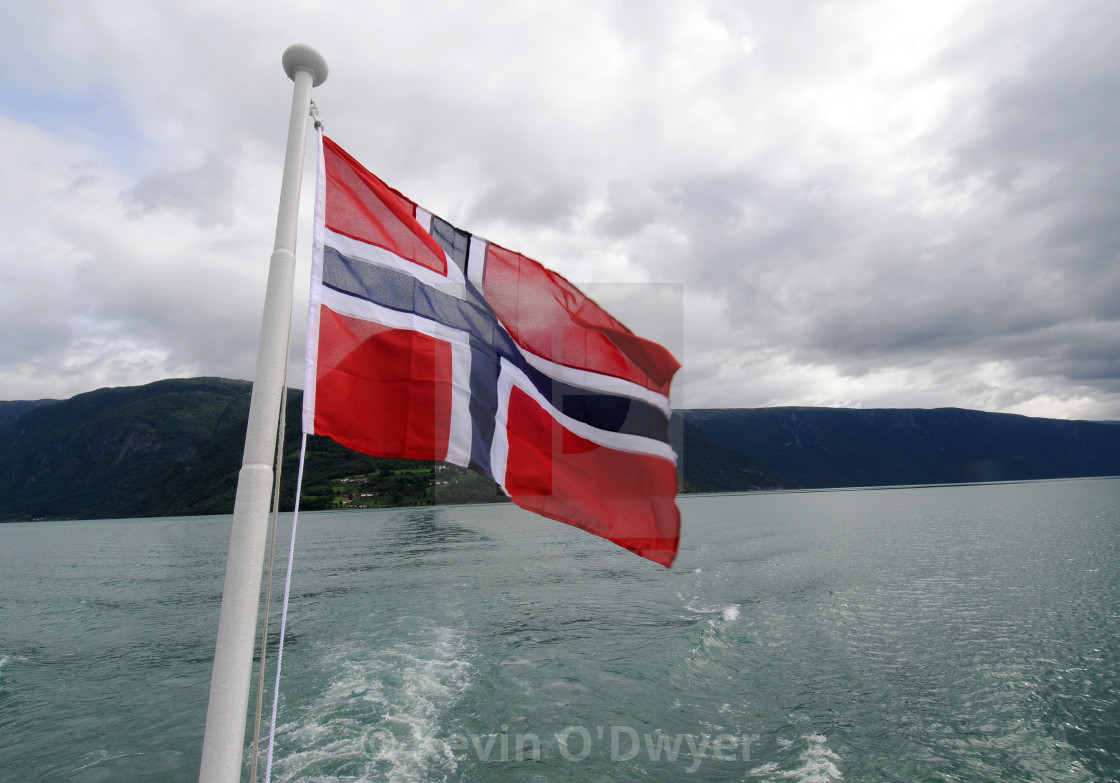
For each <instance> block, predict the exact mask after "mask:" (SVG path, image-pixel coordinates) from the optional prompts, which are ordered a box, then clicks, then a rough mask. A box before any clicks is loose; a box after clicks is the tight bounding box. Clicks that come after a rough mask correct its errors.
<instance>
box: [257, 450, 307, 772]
mask: <svg viewBox="0 0 1120 783" xmlns="http://www.w3.org/2000/svg"><path fill="white" fill-rule="evenodd" d="M306 456H307V433H304V434H303V438H302V440H301V441H300V445H299V472H298V474H297V476H296V501H295V507H294V508H293V510H292V537H291V542H290V543H289V544H288V570H287V573H286V574H285V576H284V603H283V607H282V608H281V610H280V639H279V641H277V643H276V683H275V685H274V686H273V689H272V720H271V721H270V722H269V727H268V755H267V757H266V762H265V768H264V781H265V783H271V781H272V758H273V752H274V749H275V747H276V712H277V705H278V704H279V703H280V667H281V665H282V663H283V660H284V633H285V631H286V630H287V627H288V598H289V596H290V595H291V593H292V563H293V562H294V561H295V556H296V525H297V523H298V522H299V496H300V492H301V491H302V489H303V463H304V459H305V457H306Z"/></svg>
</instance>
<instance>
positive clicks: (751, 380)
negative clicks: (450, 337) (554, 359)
mask: <svg viewBox="0 0 1120 783" xmlns="http://www.w3.org/2000/svg"><path fill="white" fill-rule="evenodd" d="M254 8H255V4H254V3H253V2H250V3H249V4H248V5H246V6H245V7H243V8H241V7H239V10H236V11H235V10H233V8H232V7H231V8H229V9H225V10H222V9H220V8H218V7H213V8H199V7H197V6H196V5H194V4H189V3H180V2H169V3H164V4H158V5H155V6H150V7H145V8H144V9H140V10H137V9H136V8H135V7H133V6H130V5H128V4H125V3H118V2H114V1H113V0H106V2H104V3H98V4H96V5H92V4H91V5H86V6H73V5H72V4H67V3H63V2H50V1H48V0H45V1H44V2H42V3H34V4H33V3H15V4H10V5H9V6H7V7H5V8H4V9H3V10H0V43H3V45H4V51H5V52H6V55H5V57H4V58H0V72H2V74H3V77H4V78H5V79H6V81H7V82H8V83H9V84H12V85H18V87H16V88H15V89H13V90H10V91H8V92H7V93H4V94H0V132H3V133H4V136H5V138H6V139H11V140H12V142H11V143H12V144H13V149H12V154H11V155H10V156H8V159H7V160H5V161H0V177H2V178H3V183H4V184H5V188H3V189H0V215H2V216H3V217H0V221H2V223H0V305H2V307H0V328H2V329H3V330H4V334H5V339H4V344H3V346H2V347H0V398H7V399H13V398H20V397H33V396H43V397H46V396H53V397H59V396H66V395H67V394H72V393H75V392H78V391H84V390H86V389H88V388H94V387H95V386H97V385H104V384H106V383H134V382H144V381H148V380H154V379H155V378H158V377H166V376H169V375H173V374H216V375H230V376H234V377H249V375H250V374H251V373H252V367H253V352H254V350H255V346H256V339H257V338H256V328H257V324H258V319H259V306H260V301H261V298H262V297H263V281H264V275H265V271H266V270H265V268H266V266H267V258H268V253H269V250H270V245H271V240H272V232H273V221H274V220H275V210H276V203H277V201H276V199H277V189H278V186H279V168H280V162H281V159H282V156H283V143H284V138H283V135H284V130H285V127H286V120H287V103H288V101H289V100H290V83H289V82H288V81H287V80H286V79H285V78H284V76H283V74H282V73H281V72H280V68H279V65H278V59H279V55H280V52H282V51H283V49H284V48H285V47H286V46H287V45H288V44H289V43H292V42H293V41H296V40H305V41H307V42H308V43H311V44H313V45H315V46H317V47H318V48H319V49H320V50H321V51H322V52H323V53H324V55H325V56H326V57H327V59H328V61H329V62H330V64H331V76H330V78H329V79H328V81H327V82H326V83H325V84H324V85H323V86H322V87H321V88H319V89H318V90H317V91H316V101H317V103H318V105H319V108H320V110H321V112H322V114H323V117H324V119H325V121H326V123H327V132H328V133H329V134H330V135H331V136H332V137H333V138H335V140H336V141H339V142H340V143H341V144H343V146H345V147H347V149H348V150H349V151H350V152H351V153H352V154H354V155H355V156H356V157H357V158H358V159H359V160H362V161H363V162H364V163H365V164H366V165H367V166H369V167H370V168H371V169H372V170H374V171H375V172H376V173H377V174H378V175H379V176H381V177H382V178H383V179H385V180H386V181H387V182H389V183H390V184H391V185H392V186H394V187H396V188H398V189H400V190H401V191H402V192H404V193H406V194H407V195H409V196H410V197H411V198H413V199H415V200H417V201H418V202H420V203H422V204H424V206H425V207H427V208H429V209H431V210H432V211H434V212H436V213H437V214H440V215H441V216H443V217H445V218H447V219H448V220H450V221H452V222H453V223H455V224H456V225H460V226H462V227H463V228H466V229H467V230H470V231H474V232H477V233H479V234H481V235H483V236H486V237H487V238H488V239H491V240H493V241H495V242H498V243H499V244H502V245H505V246H507V247H511V248H513V249H516V250H520V251H522V252H525V253H527V254H529V255H531V256H533V257H535V258H537V259H538V260H540V261H541V262H543V263H545V264H547V265H549V266H552V267H554V268H556V269H557V270H558V271H560V272H561V273H562V274H565V275H566V276H568V277H569V278H570V279H572V280H573V281H576V282H578V283H581V284H582V283H588V284H599V286H600V287H599V289H598V290H600V291H601V292H602V296H603V298H604V301H605V302H607V303H609V306H610V307H611V309H612V310H613V311H615V312H616V314H617V315H619V317H620V318H622V320H624V321H626V322H627V323H628V324H630V325H631V326H632V327H633V328H634V329H635V330H636V331H638V332H639V333H642V332H643V331H645V332H649V333H651V334H658V335H659V337H660V338H661V339H666V340H668V341H670V342H674V343H675V345H674V350H675V351H677V352H679V353H680V355H681V358H682V359H683V360H684V364H685V370H684V372H683V374H682V376H681V377H680V380H679V381H678V383H677V384H676V386H675V393H677V394H678V397H679V403H678V404H684V405H719V406H755V405H774V404H808V405H838V404H843V405H865V406H936V405H956V406H961V407H979V408H987V409H991V410H1008V411H1014V412H1022V413H1030V414H1034V415H1055V416H1067V417H1095V418H1114V417H1118V416H1120V382H1118V379H1120V362H1118V360H1117V359H1116V358H1115V357H1117V356H1120V337H1118V335H1120V264H1118V263H1117V261H1118V260H1120V259H1118V258H1117V255H1118V253H1120V221H1117V220H1116V219H1115V216H1116V215H1117V214H1118V210H1120V193H1118V188H1120V185H1118V184H1117V183H1118V182H1120V156H1118V155H1117V153H1116V151H1115V149H1114V147H1115V139H1116V138H1118V137H1120V133H1118V132H1120V111H1118V110H1117V109H1116V103H1115V100H1114V98H1113V96H1114V95H1116V94H1118V93H1120V67H1118V66H1120V54H1118V53H1120V41H1118V39H1120V24H1118V22H1120V10H1118V9H1120V7H1118V6H1117V5H1116V4H1114V3H1103V2H1091V1H1089V0H1073V1H1072V2H1062V3H1057V2H1044V1H1042V0H1037V1H1032V2H1025V3H1021V4H1014V5H1006V4H986V3H969V2H937V3H934V2H915V3H893V2H885V1H880V0H862V1H860V2H853V3H846V4H831V3H824V2H815V1H814V0H804V1H803V2H791V3H774V4H768V5H767V4H743V3H738V2H730V1H726V2H724V1H723V0H709V1H705V2H697V3H691V2H689V3H685V2H673V1H672V0H665V1H664V2H660V1H659V2H651V3H643V4H642V6H641V9H642V11H641V13H635V11H634V5H633V4H631V3H626V2H621V1H619V2H608V3H597V4H593V3H576V4H574V5H570V4H564V5H563V6H557V5H553V6H545V5H524V6H515V7H509V6H508V5H503V6H502V8H501V11H500V12H499V11H498V9H497V7H493V8H491V7H490V6H489V5H488V4H487V3H485V2H482V3H479V4H471V6H470V7H469V8H466V7H461V6H460V4H455V3H433V4H431V5H430V6H429V7H428V9H427V11H428V13H426V14H424V15H423V19H421V18H420V17H419V16H418V15H417V14H416V13H415V9H414V8H413V7H412V6H411V5H410V4H408V3H405V2H403V1H400V2H398V1H397V0H393V1H391V2H385V3H382V4H378V5H377V6H376V7H374V6H366V5H364V4H353V3H348V2H344V1H343V0H336V2H328V3H325V4H322V6H321V7H317V8H316V9H314V10H312V9H308V8H306V7H304V6H302V5H300V4H297V3H287V4H286V3H279V4H270V5H269V6H268V12H267V13H263V12H262V13H257V12H256V11H255V10H254ZM343 16H345V17H346V18H348V19H350V20H352V23H351V24H348V25H342V26H339V25H338V24H337V23H336V22H332V21H331V20H332V19H337V18H340V17H343ZM137 41H143V42H144V44H143V45H138V44H137ZM91 63H96V64H97V67H96V68H93V67H91V65H90V64H91ZM59 118H67V120H66V122H62V121H60V119H59ZM312 176H313V174H312V169H311V165H310V161H309V163H308V166H307V167H306V168H305V182H304V201H303V213H302V218H301V219H302V223H301V232H302V233H301V245H300V251H299V252H300V263H301V265H303V266H301V269H300V271H299V272H298V273H297V274H298V275H299V276H300V279H301V282H299V283H298V284H297V291H296V300H297V308H296V313H295V321H294V324H293V335H294V340H295V342H296V343H297V344H298V341H299V340H300V338H301V334H302V322H301V319H302V310H301V307H302V306H301V305H300V304H298V303H299V302H300V299H301V297H304V296H306V283H305V282H303V277H304V276H305V274H306V272H305V270H306V266H305V264H306V253H307V250H308V247H309V244H310V243H309V236H310V235H309V222H308V221H309V218H310V214H309V212H310V198H309V197H310V181H311V178H312ZM16 194H18V195H16ZM44 278H46V279H49V281H50V285H49V289H45V288H44V287H43V285H42V281H43V279H44ZM592 287H594V286H592ZM47 290H49V293H46V291H47ZM670 312H672V313H673V314H672V315H670ZM669 322H675V323H676V326H674V327H673V328H672V329H670V328H668V326H667V323H669ZM674 330H675V333H676V334H677V337H673V336H672V333H673V332H674ZM298 367H299V358H298V348H297V349H296V350H295V352H294V358H293V362H292V368H293V377H298Z"/></svg>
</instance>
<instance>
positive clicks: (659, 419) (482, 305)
mask: <svg viewBox="0 0 1120 783" xmlns="http://www.w3.org/2000/svg"><path fill="white" fill-rule="evenodd" d="M678 369H680V363H679V362H678V361H677V360H676V359H675V358H673V356H672V354H670V353H669V352H668V351H667V350H665V349H664V348H663V347H661V346H660V345H658V344H657V343H654V342H651V341H649V340H645V339H643V338H641V337H638V336H637V335H635V334H634V333H633V332H631V331H630V330H629V329H627V328H626V327H625V326H623V325H622V324H621V323H619V322H618V321H617V320H615V319H614V318H613V317H611V316H610V315H609V314H608V313H607V312H606V311H605V310H603V309H602V308H601V307H600V306H599V305H597V304H596V303H595V302H594V301H592V300H591V299H590V298H588V297H587V296H585V295H584V294H583V293H582V292H581V291H579V289H578V288H576V287H575V286H574V285H572V284H571V283H569V282H568V281H567V280H565V279H564V278H563V277H561V276H560V275H558V274H556V273H555V272H552V271H550V270H548V269H546V268H545V267H543V266H541V265H540V264H538V263H537V262H536V261H533V260H532V259H529V258H526V257H525V256H523V255H521V254H519V253H515V252H513V251H510V250H507V249H505V248H503V247H500V246H498V245H495V244H493V243H491V242H488V241H486V240H484V239H482V238H480V237H478V236H475V235H473V234H470V233H467V232H466V231H463V230H461V229H458V228H456V227H455V226H452V225H451V224H450V223H448V222H447V221H446V220H443V219H442V218H440V217H437V216H436V215H433V214H432V213H430V212H428V211H427V210H425V209H423V208H422V207H419V206H418V205H416V204H415V203H414V202H412V201H411V200H409V199H408V198H406V197H404V196H402V195H401V194H400V193H398V192H397V191H395V190H393V189H392V188H390V187H389V186H387V185H386V184H385V183H384V182H382V181H381V180H380V179H378V178H377V177H376V176H374V175H373V174H371V173H370V172H369V171H367V170H366V169H365V168H364V167H363V166H362V165H361V164H359V163H358V162H357V161H356V160H354V159H353V158H352V157H350V155H348V154H347V153H346V152H345V151H344V150H343V149H342V148H341V147H339V146H338V145H337V144H335V143H334V142H333V141H331V140H330V139H329V138H326V137H324V136H321V137H320V149H319V175H318V182H317V198H316V218H315V243H314V250H313V261H312V280H311V304H310V308H309V311H308V330H307V351H306V371H305V379H304V383H305V385H304V411H303V424H304V432H307V433H313V434H317V435H327V436H329V437H331V438H333V439H334V440H336V441H338V442H339V443H341V444H342V445H344V446H346V447H348V448H352V449H355V450H357V451H361V452H364V453H366V454H371V455H374V456H379V457H399V458H408V459H420V460H432V461H445V462H449V463H452V464H455V465H460V466H464V467H468V468H470V469H471V470H474V471H477V472H478V473H481V474H482V475H484V476H487V477H489V478H491V479H492V480H493V481H495V482H496V483H497V484H498V486H499V487H501V488H502V490H503V491H504V492H506V494H508V495H509V496H510V497H511V498H512V499H513V501H514V502H515V503H517V505H519V506H521V507H522V508H525V509H528V510H530V511H534V512H536V513H538V514H541V515H543V516H546V517H549V518H552V519H555V520H558V521H560V522H565V523H567V524H570V525H574V526H575V527H578V528H582V529H583V530H586V531H588V532H590V533H594V534H595V535H598V536H602V537H603V538H606V539H608V540H610V541H613V542H615V543H616V544H618V545H619V546H622V547H625V548H626V549H629V550H631V551H633V552H635V553H637V554H638V555H641V556H642V557H645V558H647V559H649V560H653V561H654V562H657V563H661V564H662V565H664V566H669V565H671V564H672V562H673V559H674V557H675V556H676V552H677V547H678V539H679V533H680V513H679V511H678V509H677V505H676V490H677V476H676V455H675V454H674V452H673V449H672V447H671V446H670V445H669V431H668V423H669V414H670V408H669V387H670V384H671V382H672V379H673V376H674V374H675V373H676V372H677V370H678Z"/></svg>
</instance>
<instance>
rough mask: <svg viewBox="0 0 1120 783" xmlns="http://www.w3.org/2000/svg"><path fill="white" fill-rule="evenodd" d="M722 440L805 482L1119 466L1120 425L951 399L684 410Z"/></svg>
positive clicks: (1107, 470) (1026, 474)
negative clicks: (895, 405)
mask: <svg viewBox="0 0 1120 783" xmlns="http://www.w3.org/2000/svg"><path fill="white" fill-rule="evenodd" d="M683 414H684V419H685V421H686V422H688V423H689V424H692V425H693V426H695V427H696V428H697V429H699V430H700V431H702V432H704V433H705V434H706V435H707V436H708V437H710V438H711V439H712V440H714V441H716V442H717V443H719V444H720V445H722V446H724V447H726V448H729V449H733V450H735V451H738V452H739V453H741V454H747V455H750V456H751V457H752V458H753V459H756V460H758V461H759V462H761V463H763V464H765V465H767V466H768V467H769V468H770V469H772V470H774V471H775V472H777V473H779V474H781V475H782V476H785V477H786V478H787V479H789V480H791V481H794V482H797V483H798V484H801V485H803V486H805V487H816V488H822V487H858V486H884V485H897V484H942V483H959V482H971V481H1006V480H1023V479H1045V478H1066V477H1074V476H1112V475H1120V426H1118V425H1116V424H1112V423H1106V422H1089V421H1065V420H1057V419H1035V418H1029V417H1026V416H1016V415H1011V414H1005V413H983V412H980V411H970V410H961V409H958V408H938V409H934V410H923V409H878V410H855V409H837V408H738V409H722V410H689V411H684V412H683Z"/></svg>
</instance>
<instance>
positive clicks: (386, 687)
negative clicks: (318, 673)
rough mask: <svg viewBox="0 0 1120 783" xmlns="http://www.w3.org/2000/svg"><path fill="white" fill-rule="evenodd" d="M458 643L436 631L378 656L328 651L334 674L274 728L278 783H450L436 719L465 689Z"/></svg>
mask: <svg viewBox="0 0 1120 783" xmlns="http://www.w3.org/2000/svg"><path fill="white" fill-rule="evenodd" d="M464 647H465V645H464V643H463V640H462V638H461V636H460V635H459V634H458V633H457V632H456V631H454V630H452V629H450V628H435V629H430V631H428V632H425V633H422V632H417V633H416V634H415V635H414V638H410V639H409V640H408V641H406V642H401V643H398V644H397V645H395V646H394V647H392V648H391V649H388V650H385V651H371V650H369V649H368V648H366V647H365V646H364V645H361V644H357V643H354V644H348V645H344V646H342V647H339V648H336V649H335V650H332V651H331V652H330V653H329V654H328V656H327V660H326V661H325V663H326V665H327V666H329V667H330V666H333V667H334V669H335V671H337V674H336V675H335V676H334V678H333V679H332V680H331V682H330V683H329V685H328V686H327V687H326V688H325V690H323V691H322V693H320V694H319V695H318V697H316V698H315V699H314V700H313V701H312V702H311V703H310V704H309V706H308V707H306V708H305V709H304V710H303V712H302V714H301V715H300V716H299V717H298V718H297V719H296V720H295V721H293V722H291V723H286V724H284V725H281V726H279V727H278V729H277V745H278V747H279V749H280V750H279V756H280V758H279V760H278V761H276V762H275V765H274V776H275V779H276V780H279V781H290V780H307V779H313V780H316V781H323V782H324V783H326V782H327V781H330V782H331V783H335V782H336V781H337V782H339V783H341V781H347V782H348V783H362V782H363V781H374V780H376V781H386V780H387V781H394V782H395V783H412V782H413V781H417V782H418V781H444V780H449V779H450V777H451V775H453V773H454V772H455V770H456V762H455V755H454V752H453V749H452V747H451V746H450V745H449V743H448V742H447V740H446V734H447V732H445V731H443V730H442V729H441V719H442V717H443V715H444V714H445V712H446V711H447V710H448V709H449V708H450V707H452V706H453V705H454V704H455V703H456V702H457V701H458V700H459V699H460V697H461V696H462V694H463V693H464V692H465V691H466V689H467V688H468V687H469V685H470V674H471V670H472V667H471V665H470V664H469V663H468V662H467V661H466V660H464V656H463V652H464Z"/></svg>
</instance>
